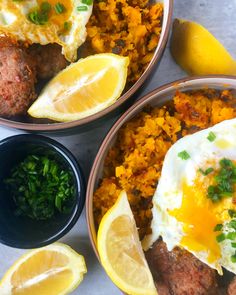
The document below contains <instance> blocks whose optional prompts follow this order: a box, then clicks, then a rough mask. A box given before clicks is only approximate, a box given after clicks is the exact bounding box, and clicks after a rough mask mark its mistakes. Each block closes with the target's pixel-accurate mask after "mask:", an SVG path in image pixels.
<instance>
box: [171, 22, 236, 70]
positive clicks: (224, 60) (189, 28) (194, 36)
mask: <svg viewBox="0 0 236 295" xmlns="http://www.w3.org/2000/svg"><path fill="white" fill-rule="evenodd" d="M170 48H171V53H172V56H173V57H174V59H175V61H176V63H177V64H179V65H180V66H181V67H182V68H183V69H184V70H185V71H186V72H187V73H188V74H190V75H208V74H225V75H236V61H235V60H234V59H233V57H232V56H231V55H230V54H229V52H228V51H227V50H226V49H225V48H224V46H223V45H222V44H221V43H220V42H219V41H218V40H217V39H216V38H215V37H214V36H213V35H212V34H211V33H210V32H209V31H207V30H206V29H205V28H204V27H203V26H201V25H200V24H198V23H195V22H191V21H186V20H182V19H176V20H175V21H174V24H173V31H172V37H171V46H170Z"/></svg>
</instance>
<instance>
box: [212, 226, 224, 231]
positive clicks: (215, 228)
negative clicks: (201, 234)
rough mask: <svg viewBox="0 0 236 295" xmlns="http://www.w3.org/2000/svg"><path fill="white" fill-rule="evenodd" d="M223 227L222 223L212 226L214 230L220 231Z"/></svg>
mask: <svg viewBox="0 0 236 295" xmlns="http://www.w3.org/2000/svg"><path fill="white" fill-rule="evenodd" d="M222 228H223V224H217V225H216V226H215V227H214V231H221V230H222Z"/></svg>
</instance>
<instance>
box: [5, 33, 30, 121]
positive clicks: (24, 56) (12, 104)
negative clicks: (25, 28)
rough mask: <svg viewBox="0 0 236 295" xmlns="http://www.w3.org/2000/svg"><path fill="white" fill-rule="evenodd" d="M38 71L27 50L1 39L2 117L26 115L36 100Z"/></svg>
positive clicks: (9, 40)
mask: <svg viewBox="0 0 236 295" xmlns="http://www.w3.org/2000/svg"><path fill="white" fill-rule="evenodd" d="M35 77H36V71H35V66H34V62H33V61H32V59H31V57H30V56H29V55H28V53H27V52H26V50H25V48H24V47H23V46H21V45H19V44H18V43H16V42H14V41H13V40H11V39H10V38H7V37H0V115H2V116H7V117H9V116H14V115H19V114H24V113H25V112H26V110H27V108H28V106H29V105H30V103H31V102H32V101H33V100H34V99H35V98H36V94H35V88H34V85H35V82H36V78H35Z"/></svg>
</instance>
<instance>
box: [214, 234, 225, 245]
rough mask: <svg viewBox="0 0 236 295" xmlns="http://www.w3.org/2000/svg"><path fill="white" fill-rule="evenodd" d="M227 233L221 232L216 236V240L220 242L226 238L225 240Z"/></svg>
mask: <svg viewBox="0 0 236 295" xmlns="http://www.w3.org/2000/svg"><path fill="white" fill-rule="evenodd" d="M225 238H226V237H225V234H223V233H222V234H219V235H218V236H217V237H216V241H217V242H218V243H220V242H223V241H224V240H225Z"/></svg>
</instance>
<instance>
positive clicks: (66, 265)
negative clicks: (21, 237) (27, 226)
mask: <svg viewBox="0 0 236 295" xmlns="http://www.w3.org/2000/svg"><path fill="white" fill-rule="evenodd" d="M86 272H87V269H86V265H85V261H84V258H83V256H81V255H79V254H78V253H76V252H75V251H74V250H72V249H71V248H70V247H69V246H67V245H65V244H62V243H54V244H51V245H49V246H47V247H43V248H39V249H34V250H31V251H29V252H28V253H26V254H25V255H23V256H22V257H21V258H20V259H19V260H17V261H16V262H15V263H14V264H13V266H12V267H10V269H9V270H8V271H7V272H6V274H5V275H4V277H3V278H2V280H1V282H0V294H1V295H63V294H68V293H69V292H71V291H73V290H74V289H75V288H76V287H77V286H78V285H79V284H80V283H81V281H82V280H83V276H84V274H85V273H86Z"/></svg>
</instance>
